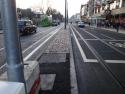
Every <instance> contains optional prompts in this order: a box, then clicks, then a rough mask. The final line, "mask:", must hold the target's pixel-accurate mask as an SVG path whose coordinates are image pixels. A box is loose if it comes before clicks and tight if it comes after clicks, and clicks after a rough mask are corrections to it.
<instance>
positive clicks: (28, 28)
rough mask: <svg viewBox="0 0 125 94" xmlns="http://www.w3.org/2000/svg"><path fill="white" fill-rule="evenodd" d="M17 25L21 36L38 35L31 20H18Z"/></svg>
mask: <svg viewBox="0 0 125 94" xmlns="http://www.w3.org/2000/svg"><path fill="white" fill-rule="evenodd" d="M17 24H18V29H19V32H20V33H21V34H30V33H36V30H37V27H36V26H35V25H34V24H33V22H32V21H31V20H18V22H17Z"/></svg>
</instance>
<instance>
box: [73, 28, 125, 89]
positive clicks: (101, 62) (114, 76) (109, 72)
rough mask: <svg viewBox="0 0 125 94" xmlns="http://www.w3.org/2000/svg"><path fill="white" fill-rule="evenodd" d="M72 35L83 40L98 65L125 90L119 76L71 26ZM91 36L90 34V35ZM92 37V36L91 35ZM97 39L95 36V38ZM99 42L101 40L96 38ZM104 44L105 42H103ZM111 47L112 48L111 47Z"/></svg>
mask: <svg viewBox="0 0 125 94" xmlns="http://www.w3.org/2000/svg"><path fill="white" fill-rule="evenodd" d="M71 30H72V34H73V36H74V37H76V35H75V33H76V34H77V35H78V36H79V37H80V38H81V40H82V41H83V42H84V43H85V44H86V45H87V47H88V48H89V50H90V51H91V52H92V54H93V55H94V56H95V57H96V59H97V61H98V63H99V64H100V65H101V66H102V67H103V69H104V70H105V71H106V72H107V73H108V74H109V75H110V77H111V78H112V79H113V80H114V82H115V83H116V84H117V85H118V86H119V87H121V88H124V89H125V85H124V84H123V83H122V82H121V80H120V79H119V78H118V76H117V75H116V74H115V73H114V72H113V71H112V70H111V68H110V67H109V66H108V65H107V62H106V61H105V60H104V59H103V57H102V56H101V55H100V54H99V53H98V52H97V51H96V49H95V48H94V47H92V46H91V44H90V43H89V42H87V41H86V39H85V38H84V37H83V36H82V35H81V34H80V33H79V32H78V30H76V29H75V28H74V27H73V26H71ZM88 34H89V33H88ZM90 35H92V34H90ZM93 37H95V36H93ZM95 38H97V39H98V40H100V38H98V37H95ZM102 42H103V43H104V41H102ZM109 47H110V46H109Z"/></svg>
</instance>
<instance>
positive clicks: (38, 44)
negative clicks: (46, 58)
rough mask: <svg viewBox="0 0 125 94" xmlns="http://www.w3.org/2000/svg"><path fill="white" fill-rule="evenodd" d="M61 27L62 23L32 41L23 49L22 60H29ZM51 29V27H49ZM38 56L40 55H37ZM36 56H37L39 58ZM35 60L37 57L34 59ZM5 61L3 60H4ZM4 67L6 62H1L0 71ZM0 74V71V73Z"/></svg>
mask: <svg viewBox="0 0 125 94" xmlns="http://www.w3.org/2000/svg"><path fill="white" fill-rule="evenodd" d="M62 27H63V25H61V26H59V27H57V28H56V29H55V30H53V31H51V32H49V33H48V34H45V36H44V37H42V38H39V39H38V40H37V41H36V42H34V43H33V44H31V45H29V46H28V47H27V48H25V49H23V51H22V54H23V58H24V62H25V61H27V60H29V59H30V57H31V56H32V55H33V54H34V53H35V52H36V51H37V50H38V49H39V48H40V47H42V46H43V45H44V44H46V43H47V42H48V41H49V40H50V39H51V38H52V37H53V36H54V35H56V34H57V33H58V31H59V30H60V29H61V28H62ZM51 29H52V28H51ZM51 29H49V30H51ZM37 35H39V34H37ZM38 56H40V55H38ZM38 56H37V58H39V57H38ZM35 60H37V59H35ZM4 61H5V60H4ZM5 68H6V63H4V62H3V63H2V65H1V66H0V72H1V70H2V72H3V70H5ZM0 74H1V73H0Z"/></svg>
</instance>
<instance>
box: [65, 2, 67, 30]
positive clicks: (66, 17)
mask: <svg viewBox="0 0 125 94" xmlns="http://www.w3.org/2000/svg"><path fill="white" fill-rule="evenodd" d="M66 11H67V0H65V29H66V19H67V12H66Z"/></svg>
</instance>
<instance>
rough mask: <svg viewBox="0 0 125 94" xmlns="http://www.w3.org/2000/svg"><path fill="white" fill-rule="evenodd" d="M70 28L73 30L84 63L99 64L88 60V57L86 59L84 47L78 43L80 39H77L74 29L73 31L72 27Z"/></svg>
mask: <svg viewBox="0 0 125 94" xmlns="http://www.w3.org/2000/svg"><path fill="white" fill-rule="evenodd" d="M70 28H71V31H72V33H73V36H74V38H75V41H76V44H77V46H78V48H79V51H80V53H81V56H82V58H83V61H84V62H97V60H96V59H87V57H86V55H85V52H84V51H83V49H82V47H81V45H80V43H79V41H78V39H77V37H76V35H75V33H74V31H73V29H72V27H70Z"/></svg>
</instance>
